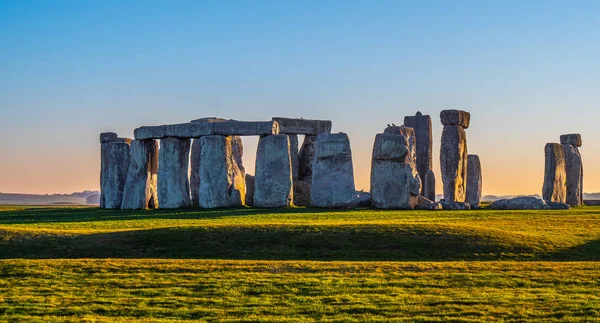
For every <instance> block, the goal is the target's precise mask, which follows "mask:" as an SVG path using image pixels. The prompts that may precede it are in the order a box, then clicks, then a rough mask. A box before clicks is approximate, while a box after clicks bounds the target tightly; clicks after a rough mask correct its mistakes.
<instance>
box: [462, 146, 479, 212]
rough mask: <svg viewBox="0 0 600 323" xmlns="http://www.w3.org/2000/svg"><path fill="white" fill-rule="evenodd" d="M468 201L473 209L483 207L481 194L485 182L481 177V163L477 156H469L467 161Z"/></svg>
mask: <svg viewBox="0 0 600 323" xmlns="http://www.w3.org/2000/svg"><path fill="white" fill-rule="evenodd" d="M467 165H468V167H467V168H468V169H467V174H468V175H467V199H466V201H467V202H469V204H470V205H471V208H474V209H477V208H479V206H480V205H481V192H482V187H483V180H482V177H481V161H480V160H479V156H477V155H469V156H468V159H467Z"/></svg>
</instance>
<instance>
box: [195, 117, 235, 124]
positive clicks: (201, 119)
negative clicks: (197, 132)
mask: <svg viewBox="0 0 600 323" xmlns="http://www.w3.org/2000/svg"><path fill="white" fill-rule="evenodd" d="M223 121H227V119H223V118H219V117H204V118H200V119H194V120H192V121H190V122H209V123H210V122H223Z"/></svg>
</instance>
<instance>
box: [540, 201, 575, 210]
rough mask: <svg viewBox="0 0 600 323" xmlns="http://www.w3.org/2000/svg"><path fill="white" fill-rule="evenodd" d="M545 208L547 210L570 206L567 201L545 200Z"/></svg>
mask: <svg viewBox="0 0 600 323" xmlns="http://www.w3.org/2000/svg"><path fill="white" fill-rule="evenodd" d="M546 208H547V209H548V210H570V209H571V206H570V205H569V204H567V203H559V202H550V201H546Z"/></svg>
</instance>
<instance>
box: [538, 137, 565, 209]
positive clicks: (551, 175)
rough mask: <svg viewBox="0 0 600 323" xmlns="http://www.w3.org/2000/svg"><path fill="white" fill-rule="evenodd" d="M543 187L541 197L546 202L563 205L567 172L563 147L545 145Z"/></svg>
mask: <svg viewBox="0 0 600 323" xmlns="http://www.w3.org/2000/svg"><path fill="white" fill-rule="evenodd" d="M544 153H545V156H546V162H545V169H544V186H543V188H542V197H543V198H544V200H546V201H548V202H558V203H565V202H566V198H567V172H566V162H565V152H564V149H563V146H562V145H561V144H557V143H549V144H546V147H545V148H544Z"/></svg>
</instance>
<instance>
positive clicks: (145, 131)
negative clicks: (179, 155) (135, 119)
mask: <svg viewBox="0 0 600 323" xmlns="http://www.w3.org/2000/svg"><path fill="white" fill-rule="evenodd" d="M133 134H134V137H135V139H138V140H145V139H162V138H167V137H174V138H199V137H202V136H210V135H212V124H211V123H208V122H190V123H179V124H170V125H162V126H143V127H139V128H137V129H135V130H134V132H133Z"/></svg>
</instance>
